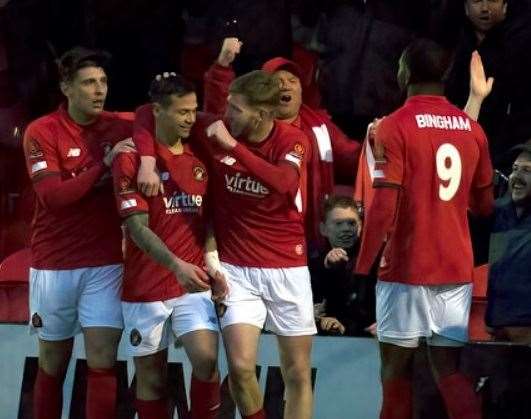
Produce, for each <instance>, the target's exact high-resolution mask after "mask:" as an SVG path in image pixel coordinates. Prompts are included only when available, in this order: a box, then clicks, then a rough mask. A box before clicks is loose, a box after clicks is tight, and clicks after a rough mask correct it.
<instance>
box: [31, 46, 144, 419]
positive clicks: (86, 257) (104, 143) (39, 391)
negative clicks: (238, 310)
mask: <svg viewBox="0 0 531 419" xmlns="http://www.w3.org/2000/svg"><path fill="white" fill-rule="evenodd" d="M108 58H109V57H108V55H107V54H106V53H103V52H99V51H92V50H88V49H84V48H79V47H78V48H74V49H73V50H71V51H68V52H67V53H65V54H64V55H63V56H62V57H61V59H60V63H59V72H60V78H61V90H62V92H63V94H64V95H65V96H66V99H67V101H66V104H63V105H61V106H60V108H59V109H58V110H57V111H55V112H53V113H51V114H49V115H46V116H44V117H42V118H39V119H37V120H36V121H34V122H32V123H31V124H30V125H29V127H28V129H27V130H26V133H25V135H24V152H25V156H26V164H27V169H28V172H29V174H30V177H31V179H32V181H33V187H34V189H35V192H36V194H37V203H36V210H35V211H36V212H35V217H34V221H33V225H32V237H31V251H32V264H31V270H30V316H31V321H30V325H31V328H32V329H33V330H34V331H36V332H37V333H38V336H39V371H38V373H37V379H36V382H35V390H34V415H35V418H37V419H58V418H59V417H60V416H61V409H62V405H63V403H62V388H63V380H64V376H65V372H66V369H67V367H68V363H69V360H70V356H71V353H72V345H73V340H74V339H73V337H74V336H75V335H76V334H77V333H79V332H80V331H82V332H83V336H84V339H85V350H86V356H87V364H88V380H87V402H86V417H87V418H88V419H106V418H109V419H110V418H114V417H115V404H116V377H115V372H114V364H115V360H116V351H117V347H118V342H119V340H120V336H121V334H122V327H123V324H122V313H121V307H120V293H121V280H122V252H121V240H122V233H121V229H120V219H119V217H118V214H117V213H116V211H115V209H114V202H113V197H112V182H111V179H110V171H109V170H108V167H109V166H110V165H111V163H112V160H113V158H114V156H115V155H116V153H117V152H119V151H132V150H133V149H132V148H131V147H132V142H131V140H130V138H129V140H125V139H127V138H128V137H130V136H131V135H132V125H131V122H130V121H124V120H122V119H120V117H119V115H117V114H114V113H109V112H105V111H103V105H104V103H105V98H106V96H107V77H106V75H105V70H104V66H105V65H106V63H107V62H108ZM95 307H97V309H95Z"/></svg>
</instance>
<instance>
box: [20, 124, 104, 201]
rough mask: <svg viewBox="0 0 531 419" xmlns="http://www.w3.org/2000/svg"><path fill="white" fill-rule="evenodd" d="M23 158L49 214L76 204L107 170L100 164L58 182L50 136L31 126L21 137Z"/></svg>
mask: <svg viewBox="0 0 531 419" xmlns="http://www.w3.org/2000/svg"><path fill="white" fill-rule="evenodd" d="M24 155H25V159H26V167H27V170H28V173H29V175H30V178H31V179H32V181H33V188H34V189H35V193H36V194H37V197H38V199H39V201H40V202H41V203H42V204H43V205H44V206H45V207H46V208H48V209H51V210H54V209H59V208H63V207H65V206H67V205H70V204H73V203H74V202H77V201H79V200H80V199H81V198H83V197H84V196H85V195H86V194H87V193H88V192H89V191H90V190H91V189H92V187H93V186H94V184H95V183H96V182H97V181H98V180H99V179H100V178H101V176H102V175H103V173H104V172H105V169H106V168H105V165H104V164H103V162H100V163H98V164H96V165H94V166H92V167H91V168H89V169H88V170H85V171H84V172H82V173H80V174H79V175H78V176H76V177H74V178H72V179H67V180H63V179H61V169H60V163H59V156H58V154H57V151H56V149H55V147H54V139H52V137H51V135H50V134H49V133H48V134H45V133H44V131H40V130H39V129H37V128H35V127H34V126H30V127H29V128H28V129H27V131H26V133H25V135H24Z"/></svg>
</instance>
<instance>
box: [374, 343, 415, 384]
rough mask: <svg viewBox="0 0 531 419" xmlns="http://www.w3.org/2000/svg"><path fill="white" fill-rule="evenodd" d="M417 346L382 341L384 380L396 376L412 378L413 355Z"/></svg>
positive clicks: (381, 362)
mask: <svg viewBox="0 0 531 419" xmlns="http://www.w3.org/2000/svg"><path fill="white" fill-rule="evenodd" d="M416 350H417V348H416V347H406V346H398V345H395V344H391V343H385V342H380V364H381V378H382V380H383V381H387V380H391V379H395V378H407V379H409V378H411V374H412V368H413V357H414V356H415V352H416Z"/></svg>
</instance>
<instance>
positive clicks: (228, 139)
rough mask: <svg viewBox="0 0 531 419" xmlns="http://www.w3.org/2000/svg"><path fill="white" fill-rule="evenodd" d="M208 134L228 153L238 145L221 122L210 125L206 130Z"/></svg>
mask: <svg viewBox="0 0 531 419" xmlns="http://www.w3.org/2000/svg"><path fill="white" fill-rule="evenodd" d="M206 134H207V136H208V137H210V138H212V139H214V140H215V142H216V143H217V144H218V145H219V146H220V147H221V148H222V149H224V150H227V151H230V150H232V149H233V148H234V147H236V145H237V144H238V142H237V141H236V140H235V139H234V138H233V136H232V135H230V132H229V131H228V130H227V127H226V126H225V124H224V123H223V121H221V120H218V121H216V122H214V123H212V124H210V125H209V126H208V127H207V129H206Z"/></svg>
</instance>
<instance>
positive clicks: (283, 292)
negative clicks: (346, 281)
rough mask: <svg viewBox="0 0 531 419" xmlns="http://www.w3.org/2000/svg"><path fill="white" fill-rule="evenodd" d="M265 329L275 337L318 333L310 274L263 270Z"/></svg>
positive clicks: (298, 269)
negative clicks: (265, 309) (265, 310)
mask: <svg viewBox="0 0 531 419" xmlns="http://www.w3.org/2000/svg"><path fill="white" fill-rule="evenodd" d="M262 277H263V282H264V284H265V288H266V291H264V298H265V304H266V308H267V320H266V329H267V330H270V331H271V332H273V333H275V334H276V335H277V336H306V335H314V334H315V333H317V329H316V326H315V318H314V311H313V297H312V288H311V282H310V274H309V271H308V268H307V267H306V266H302V267H296V268H278V269H263V270H262Z"/></svg>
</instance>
